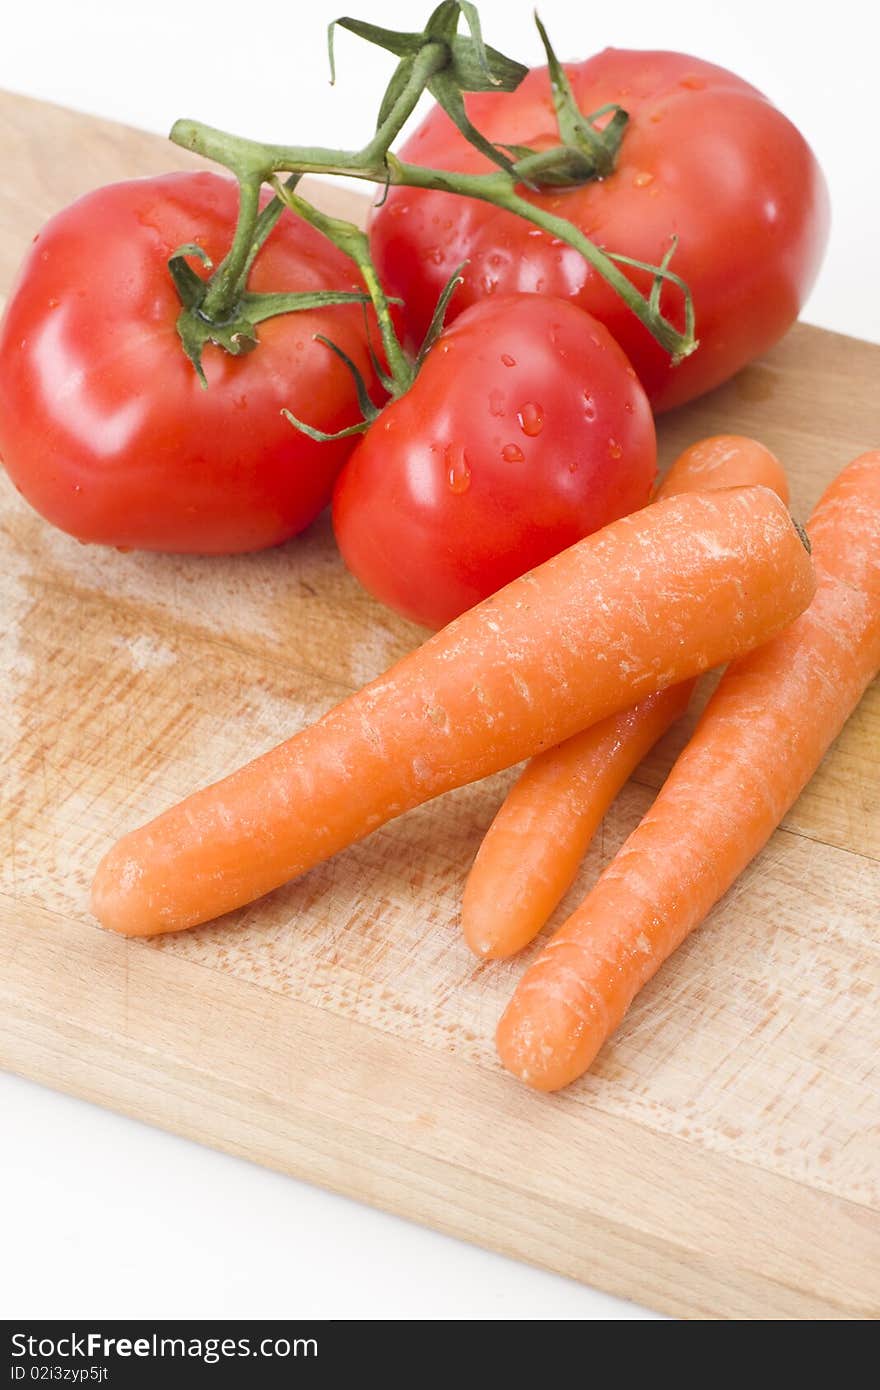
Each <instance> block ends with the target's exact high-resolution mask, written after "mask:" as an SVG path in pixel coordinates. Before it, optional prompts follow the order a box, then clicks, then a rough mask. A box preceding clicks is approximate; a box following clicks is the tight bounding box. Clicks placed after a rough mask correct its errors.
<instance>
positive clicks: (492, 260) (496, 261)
mask: <svg viewBox="0 0 880 1390" xmlns="http://www.w3.org/2000/svg"><path fill="white" fill-rule="evenodd" d="M489 264H490V265H491V266H494V267H495V269H496V270H497V269H498V267H499V266H500V265H504V257H503V256H499V255H498V252H497V251H495V252H494V253H493V254H492V255H491V256H490V257H489Z"/></svg>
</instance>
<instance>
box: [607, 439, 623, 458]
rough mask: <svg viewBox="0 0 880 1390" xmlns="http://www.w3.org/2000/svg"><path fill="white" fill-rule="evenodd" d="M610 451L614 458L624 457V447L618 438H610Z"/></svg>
mask: <svg viewBox="0 0 880 1390" xmlns="http://www.w3.org/2000/svg"><path fill="white" fill-rule="evenodd" d="M608 453H609V454H610V456H611V458H613V459H619V458H623V449H622V447H621V445H620V444H618V442H617V440H616V439H609V441H608Z"/></svg>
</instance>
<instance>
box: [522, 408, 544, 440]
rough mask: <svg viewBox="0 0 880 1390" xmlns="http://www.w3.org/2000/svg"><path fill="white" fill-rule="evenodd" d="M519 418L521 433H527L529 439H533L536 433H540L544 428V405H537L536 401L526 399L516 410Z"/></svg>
mask: <svg viewBox="0 0 880 1390" xmlns="http://www.w3.org/2000/svg"><path fill="white" fill-rule="evenodd" d="M516 418H517V420H519V427H520V429H521V430H522V432H523V434H527V435H528V436H529V438H530V439H534V437H535V435H536V434H540V433H541V430H542V429H543V428H544V407H543V406H540V405H538V403H537V401H526V403H525V405H521V406H520V408H519V410H518V411H517V412H516Z"/></svg>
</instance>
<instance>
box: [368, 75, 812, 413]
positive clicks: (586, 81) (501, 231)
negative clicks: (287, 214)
mask: <svg viewBox="0 0 880 1390" xmlns="http://www.w3.org/2000/svg"><path fill="white" fill-rule="evenodd" d="M566 72H567V73H568V77H569V80H570V82H571V85H572V88H573V91H574V95H575V98H576V100H577V103H578V106H579V107H580V109H581V111H583V112H584V113H589V112H591V111H594V110H596V109H598V108H599V107H600V106H602V105H603V104H604V103H606V102H617V103H619V104H620V105H622V106H623V107H624V109H625V110H626V111H628V112H629V116H630V120H629V125H628V126H627V129H626V131H625V133H624V136H623V142H622V145H621V148H620V152H619V155H618V161H617V167H616V170H615V172H613V173H612V174H611V175H609V176H608V177H607V178H605V179H604V180H602V181H601V182H592V183H588V184H585V185H582V186H581V187H579V188H574V189H569V190H566V191H558V190H555V191H554V190H544V191H542V192H540V193H531V192H528V191H527V190H525V189H522V190H520V191H521V192H522V193H523V194H524V196H526V197H527V198H528V199H529V200H530V201H531V202H532V203H534V204H535V205H537V206H540V207H543V208H545V209H550V210H552V211H553V212H554V213H557V214H559V215H560V216H564V217H566V218H568V219H569V220H570V221H571V222H573V223H575V224H576V225H577V226H578V227H579V228H580V229H581V230H582V231H583V232H585V233H586V234H587V235H588V236H589V237H590V238H591V239H592V240H593V241H594V242H596V243H597V244H599V245H600V246H602V247H604V248H606V249H607V250H609V251H615V252H619V253H623V254H625V255H628V256H630V257H633V258H634V259H636V260H641V261H646V262H649V263H651V264H657V263H659V262H660V260H661V259H662V257H663V254H664V252H666V251H667V250H668V249H669V246H670V238H671V236H672V235H673V234H675V235H676V236H677V237H678V239H679V241H678V247H677V249H676V251H675V254H674V258H673V261H672V269H673V270H675V271H676V272H677V273H678V274H679V275H681V276H682V277H683V279H684V280H685V281H686V282H687V283H688V285H689V286H690V288H691V291H692V293H693V299H694V305H695V309H696V327H697V334H698V337H699V339H700V346H699V348H698V349H697V351H696V352H695V353H694V354H693V355H692V356H690V357H689V358H687V359H686V360H685V361H684V362H682V363H681V364H680V365H679V366H678V367H673V366H672V365H671V363H670V360H669V358H668V357H667V355H666V354H665V353H664V352H663V350H662V349H661V348H660V347H659V346H658V345H657V343H656V342H655V341H654V339H653V338H652V337H651V336H650V334H649V333H648V331H647V329H645V328H644V327H643V326H642V325H641V324H640V323H639V321H638V320H637V319H636V317H635V315H634V314H633V313H632V311H631V310H629V309H628V308H627V307H626V306H625V305H624V304H623V302H622V301H621V300H620V299H619V298H618V296H617V295H616V294H615V293H614V291H613V290H611V289H609V287H608V285H607V284H606V283H605V281H604V280H602V279H601V278H600V277H599V276H598V275H597V274H596V273H595V272H594V271H592V270H591V269H590V268H589V267H588V265H587V264H586V262H585V261H584V260H583V259H582V257H581V256H580V255H579V254H578V253H577V252H576V251H574V250H572V249H570V248H569V247H567V246H566V245H564V244H560V243H559V242H557V241H554V240H553V239H552V238H551V237H550V236H549V235H547V234H546V233H544V232H542V231H539V230H536V229H535V228H534V227H532V226H530V225H529V224H528V223H527V222H526V221H525V220H523V219H521V218H518V217H517V216H516V215H514V214H512V213H509V212H504V211H500V210H498V209H497V208H495V207H493V206H491V205H489V204H488V203H481V202H477V201H475V200H473V199H465V198H461V197H458V196H457V195H455V194H452V193H442V192H432V191H421V190H414V189H410V188H394V189H391V190H390V192H389V194H388V197H387V198H386V199H385V201H384V203H383V205H382V206H381V207H380V208H379V210H378V211H377V212H376V213H375V215H374V217H373V221H372V228H371V239H372V247H373V255H374V257H375V259H376V262H377V264H378V266H379V269H380V271H381V273H382V275H383V277H384V279H385V282H386V284H387V287H388V289H389V290H390V291H391V292H393V293H394V294H397V295H400V296H401V297H402V298H403V299H404V300H405V301H406V306H407V314H408V324H409V329H410V332H411V334H412V336H413V338H414V339H416V340H417V339H418V338H419V336H420V335H421V334H422V333H423V332H424V330H425V327H426V325H427V323H428V321H429V319H430V315H431V310H432V308H433V305H434V303H435V301H436V299H437V296H438V294H439V293H440V290H441V288H442V286H443V284H444V283H445V281H446V280H447V279H448V277H449V276H450V275H451V273H452V272H453V270H454V269H455V267H456V266H457V265H459V264H460V262H462V261H463V260H468V262H469V264H468V266H467V269H466V271H465V284H464V286H463V287H462V289H461V290H459V292H458V294H457V295H456V299H455V301H454V303H453V312H458V311H460V310H461V309H463V308H466V307H467V306H468V305H469V304H472V303H474V302H475V301H476V300H478V299H480V298H483V297H485V296H487V295H491V294H505V293H510V292H512V291H529V292H541V293H545V294H550V295H558V296H561V297H563V298H569V299H572V300H574V301H575V303H577V304H579V305H580V306H581V308H583V309H586V310H588V311H589V312H590V313H592V314H594V315H595V316H596V317H597V318H598V319H600V320H601V321H602V323H604V324H605V325H606V327H608V328H609V329H610V331H611V333H612V334H613V335H614V337H615V338H616V339H617V341H618V342H619V343H620V344H621V346H622V347H623V349H624V351H625V352H626V353H627V355H628V357H629V358H630V360H631V362H632V363H633V365H634V366H635V368H636V370H637V372H638V374H639V376H640V378H641V380H642V382H643V383H644V385H645V388H646V389H647V391H648V395H649V397H650V399H651V401H652V403H653V405H654V407H655V409H657V410H666V409H668V408H669V407H670V406H674V405H680V404H681V403H682V402H683V401H687V400H690V399H691V398H692V397H694V396H699V395H701V394H702V393H703V392H704V391H708V390H709V389H710V388H711V387H713V386H716V385H718V384H719V382H722V381H724V380H725V379H726V378H727V377H729V376H731V375H732V374H733V373H734V372H736V371H738V370H739V368H740V367H742V366H743V365H744V364H745V363H746V362H748V361H749V360H750V359H751V358H753V357H756V356H757V355H759V354H760V353H762V352H764V351H766V350H767V348H769V347H770V346H771V345H772V344H773V343H774V342H776V340H777V339H778V338H780V337H781V336H782V334H783V333H784V332H785V331H786V329H787V328H788V327H789V326H790V324H791V323H792V322H793V321H794V319H795V318H796V317H797V314H798V311H799V309H800V306H801V305H802V304H803V302H804V299H805V297H806V294H807V292H808V290H809V289H810V286H811V285H812V283H813V279H814V277H815V275H816V272H817V270H818V266H819V262H820V260H821V257H822V253H823V251H824V248H825V243H826V241H827V236H828V200H827V193H826V188H825V183H824V180H823V177H822V173H821V171H820V169H819V167H818V165H817V163H816V160H815V158H814V156H813V154H812V152H811V151H810V148H809V146H808V145H807V143H806V141H805V140H804V139H803V137H802V136H801V135H800V134H799V133H798V131H797V130H796V129H795V127H794V126H793V125H792V124H791V122H790V121H788V120H787V119H786V118H785V116H783V115H782V114H781V113H780V112H779V111H778V110H776V108H775V107H774V106H772V105H771V104H770V102H769V101H767V100H766V98H765V97H763V96H762V95H761V94H760V93H759V92H757V91H756V90H755V89H754V88H753V87H750V86H749V85H748V84H747V83H746V82H743V81H741V80H740V79H739V78H738V77H735V76H734V75H733V74H732V73H729V72H726V71H725V70H724V69H723V68H720V67H715V66H714V65H713V64H711V63H704V62H701V61H700V60H699V59H696V58H689V57H687V56H685V55H684V54H679V53H654V52H633V51H626V50H616V49H606V50H605V52H604V53H600V54H598V55H597V56H596V57H593V58H590V59H588V60H587V61H586V62H583V63H574V64H570V65H568V64H567V65H566ZM468 112H469V114H470V117H471V119H472V120H473V122H474V123H475V124H476V126H477V127H478V128H479V129H480V130H481V131H483V132H484V133H485V134H486V135H487V136H488V137H489V139H491V140H493V141H496V142H498V143H501V144H508V143H511V144H524V145H528V146H530V147H532V148H534V149H545V148H547V147H548V146H550V145H553V144H556V143H558V142H559V135H558V129H557V126H556V120H555V113H554V110H553V103H552V100H551V96H550V85H549V80H548V76H547V69H546V68H539V69H535V70H533V71H532V72H531V73H530V74H529V75H528V77H526V78H525V80H524V81H523V82H522V84H521V86H520V87H519V88H518V89H517V90H516V91H515V92H512V93H477V94H475V95H472V96H470V97H469V98H468ZM400 155H401V158H403V159H405V160H411V161H414V162H416V163H418V164H423V165H430V166H433V167H439V168H444V169H456V170H458V171H461V172H471V173H473V172H479V171H483V170H485V169H488V168H490V167H491V166H490V164H489V161H488V160H487V159H486V158H485V156H483V155H481V154H480V153H479V152H478V151H476V150H475V149H474V148H473V147H472V146H471V145H469V144H468V143H467V141H466V140H465V139H464V137H463V136H461V135H460V134H459V132H458V131H457V130H456V128H455V126H454V125H453V124H452V122H451V121H450V120H449V118H448V117H447V116H446V115H445V114H444V112H443V111H442V110H441V109H440V108H439V107H436V108H434V109H433V110H432V111H431V112H430V113H429V115H428V116H427V118H426V119H425V121H424V122H423V123H422V125H421V126H420V127H419V128H418V130H416V132H415V133H414V134H413V135H412V137H411V138H410V139H409V141H408V142H407V143H406V144H405V145H404V146H403V148H402V150H401V151H400ZM624 269H626V268H625V267H624ZM627 274H629V275H630V276H631V278H632V279H633V280H634V281H635V282H636V284H637V285H638V286H639V287H640V288H641V289H642V290H643V291H647V290H648V289H649V288H650V277H648V276H647V275H645V274H644V273H642V272H639V271H632V270H630V271H627ZM663 306H664V309H665V311H666V313H667V316H668V317H670V318H672V319H673V321H675V323H676V326H677V327H679V328H683V326H684V319H683V315H682V314H681V312H680V311H681V300H680V297H679V296H678V295H677V291H674V290H672V289H670V288H669V287H667V288H666V289H665V290H664V295H663Z"/></svg>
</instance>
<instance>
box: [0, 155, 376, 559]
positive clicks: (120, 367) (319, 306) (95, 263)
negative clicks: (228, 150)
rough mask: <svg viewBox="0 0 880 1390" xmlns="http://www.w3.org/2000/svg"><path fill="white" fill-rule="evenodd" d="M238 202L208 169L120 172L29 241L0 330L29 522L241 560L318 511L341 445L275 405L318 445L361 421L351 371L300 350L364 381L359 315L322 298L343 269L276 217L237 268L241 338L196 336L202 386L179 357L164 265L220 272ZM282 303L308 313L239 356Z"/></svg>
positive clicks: (2, 446) (338, 289) (10, 449)
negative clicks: (121, 178) (185, 249)
mask: <svg viewBox="0 0 880 1390" xmlns="http://www.w3.org/2000/svg"><path fill="white" fill-rule="evenodd" d="M237 209H238V197H237V190H236V186H235V183H234V182H233V181H232V180H231V179H229V178H227V177H221V176H219V175H217V174H213V173H207V172H205V173H182V174H168V175H165V176H163V177H160V178H149V179H135V180H132V181H131V182H127V183H119V184H114V185H111V186H109V187H105V188H100V189H98V190H96V191H95V192H93V193H89V194H86V196H85V197H83V198H80V199H79V200H78V201H77V202H76V203H73V204H72V205H71V206H70V207H68V208H66V209H65V210H64V211H63V212H60V213H58V214H57V215H56V216H55V217H53V218H52V219H51V221H50V222H48V223H47V225H46V226H45V227H44V228H43V230H42V231H41V232H40V234H39V236H38V237H37V238H36V240H35V242H34V244H33V246H32V247H31V250H30V254H29V255H28V257H27V259H26V261H25V263H24V265H23V266H22V269H21V271H20V273H19V278H18V281H17V283H16V285H15V287H14V289H13V291H12V294H11V296H10V300H9V304H8V307H7V310H6V314H5V317H4V319H3V323H2V327H0V358H2V361H3V371H2V373H0V457H2V459H3V462H4V464H5V466H6V469H7V472H8V473H9V475H10V477H11V478H12V480H13V482H14V483H15V484H16V486H17V487H18V489H19V491H20V492H22V493H23V494H24V496H25V497H26V498H27V499H28V501H29V502H31V503H32V505H33V506H34V507H35V508H36V509H37V511H39V512H41V513H42V515H43V516H45V517H47V518H48V519H49V520H50V521H52V522H54V524H55V525H56V526H59V527H60V528H61V529H62V530H64V531H69V532H70V533H71V534H72V535H74V536H76V537H77V538H78V539H80V540H83V541H98V542H103V543H105V544H110V545H116V546H121V547H128V548H138V549H142V550H169V551H194V552H201V553H204V554H216V553H222V552H234V551H243V550H256V549H259V548H261V547H263V546H271V545H276V544H277V543H278V542H280V541H284V540H286V539H287V538H288V537H289V536H292V535H295V534H296V533H297V532H298V531H301V530H302V529H303V527H304V526H307V525H308V523H309V522H310V521H312V520H313V519H314V517H315V516H317V514H318V512H320V511H321V510H322V508H323V507H325V506H326V505H327V503H328V502H329V500H330V494H331V491H332V488H333V481H334V479H335V477H336V474H337V473H338V471H339V469H340V467H341V466H342V464H343V463H344V461H345V459H346V457H347V456H348V454H349V453H350V451H351V448H352V443H353V441H352V439H350V438H343V439H337V440H331V441H330V442H327V443H317V442H316V441H315V440H314V439H310V438H308V437H307V436H306V435H305V434H303V433H301V432H299V431H297V430H296V429H294V428H293V427H292V426H291V425H290V423H289V422H288V420H287V419H285V418H284V416H283V415H282V410H283V409H284V408H285V407H288V408H290V409H291V410H292V411H293V412H294V413H297V412H298V413H300V414H302V415H304V416H306V418H307V419H309V420H310V421H312V423H313V424H315V425H317V426H319V427H321V428H322V429H323V430H325V431H327V432H333V431H337V430H341V429H344V428H345V427H347V426H350V425H351V424H352V423H353V422H354V421H356V420H358V419H359V418H360V409H359V405H358V399H357V392H356V389H355V384H354V381H353V380H352V376H351V373H350V371H349V370H348V369H347V367H346V366H345V365H344V363H343V362H341V361H340V360H339V358H338V357H337V356H335V355H334V354H333V353H332V352H331V351H329V350H328V348H327V347H326V346H325V345H324V344H323V343H321V342H317V341H315V335H316V334H322V335H325V336H326V337H328V338H330V339H332V340H333V341H334V342H335V343H336V344H337V345H338V346H339V347H341V348H342V349H343V350H344V351H345V352H346V353H347V354H348V356H349V357H350V358H351V359H352V361H353V362H355V363H356V364H357V366H358V368H359V370H360V371H361V372H362V373H363V374H364V376H365V377H366V378H367V379H368V381H370V382H371V383H373V382H374V380H375V378H374V374H373V368H372V364H371V361H370V356H369V351H368V345H367V331H366V328H365V322H364V315H363V307H362V305H361V304H358V303H344V302H343V303H341V304H340V303H333V300H334V298H339V297H340V293H341V295H342V296H343V297H348V298H349V299H354V298H356V297H357V296H358V295H359V296H360V297H361V298H363V288H362V286H361V285H360V283H359V281H358V277H357V273H356V271H355V268H354V267H353V266H352V264H351V262H350V261H349V260H348V258H347V257H346V256H345V255H344V254H343V253H342V252H341V251H339V250H337V249H336V247H334V246H333V245H331V243H330V242H329V241H327V240H326V239H325V238H324V237H322V236H321V235H320V234H319V233H318V232H317V231H315V230H314V229H313V228H312V227H309V226H307V225H306V224H305V223H303V222H299V221H298V220H296V219H294V218H293V217H292V216H289V215H288V216H287V217H286V218H285V220H284V222H283V223H281V224H280V225H279V226H278V227H277V228H276V229H275V231H274V234H273V235H272V237H271V239H270V240H269V241H268V242H267V244H266V246H265V248H264V249H263V251H262V253H261V255H260V256H259V258H258V259H257V260H256V262H255V264H254V267H253V270H252V272H251V275H250V282H249V296H248V301H247V308H248V311H249V313H250V328H249V326H248V324H247V323H244V322H242V323H241V324H239V325H238V327H237V328H236V332H237V333H238V334H239V336H238V338H237V339H235V340H232V339H230V343H229V346H230V349H231V351H224V350H223V349H222V348H220V347H216V346H210V345H209V344H210V343H211V341H212V337H213V335H214V334H215V333H216V334H217V336H219V335H220V332H221V329H219V328H218V329H216V330H215V329H210V330H207V331H206V339H205V345H204V350H203V351H202V350H201V349H200V350H199V352H198V353H197V355H198V356H199V360H200V364H201V366H202V368H203V373H204V377H205V379H206V382H207V389H204V388H203V385H202V384H201V381H200V378H199V374H198V372H197V371H196V370H194V366H193V363H192V362H191V361H189V360H188V359H187V357H186V356H185V354H184V352H183V351H182V350H181V344H180V341H179V337H178V331H177V325H178V319H179V317H180V315H181V300H180V298H179V296H178V293H177V292H176V290H175V284H174V282H173V280H172V277H171V275H169V272H168V261H169V258H171V257H172V256H173V255H174V253H175V251H176V250H177V249H178V248H179V247H181V245H182V244H186V243H195V242H196V241H197V245H193V246H192V248H191V249H192V251H193V253H199V259H201V258H203V257H204V256H206V255H207V256H208V257H210V258H211V259H212V260H216V261H217V262H219V261H221V259H222V257H223V255H224V253H225V252H226V250H227V248H228V247H229V244H230V241H231V239H232V233H233V230H234V228H235V222H236V213H237ZM197 263H198V262H197ZM187 266H188V263H186V264H183V263H182V258H178V263H177V265H176V270H177V274H178V276H179V277H180V276H183V277H184V280H185V281H188V283H189V286H190V289H197V286H198V285H201V284H202V281H201V280H200V279H199V278H198V276H197V274H196V272H195V271H192V270H188V268H187ZM282 289H283V290H284V291H287V292H294V293H293V294H290V293H288V294H287V295H286V296H281V295H279V294H278V293H277V292H278V291H279V290H282ZM264 290H265V291H267V292H270V291H271V292H274V296H273V295H272V294H270V295H269V301H268V304H267V303H266V302H265V301H264V300H262V299H261V298H260V294H261V292H262V291H264ZM297 295H299V296H300V298H299V299H297ZM303 296H305V298H303ZM282 298H286V299H288V300H290V301H291V302H294V303H305V304H309V303H312V302H313V301H314V307H311V308H308V307H307V308H302V309H300V310H299V311H298V312H292V313H284V314H281V315H280V316H278V317H275V316H273V317H271V318H269V319H267V320H266V321H264V322H263V321H261V322H260V324H259V346H258V348H257V349H256V350H255V351H253V352H248V353H246V355H242V349H243V348H246V347H247V346H249V345H250V344H249V343H248V341H247V339H246V334H247V333H248V332H249V331H253V333H254V336H256V329H255V328H254V327H253V325H254V322H255V321H258V320H259V315H260V313H261V312H263V311H264V310H265V308H267V307H269V308H276V309H277V308H278V307H279V304H280V300H281V299H282ZM325 300H328V301H329V302H327V303H324V301H325Z"/></svg>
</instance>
